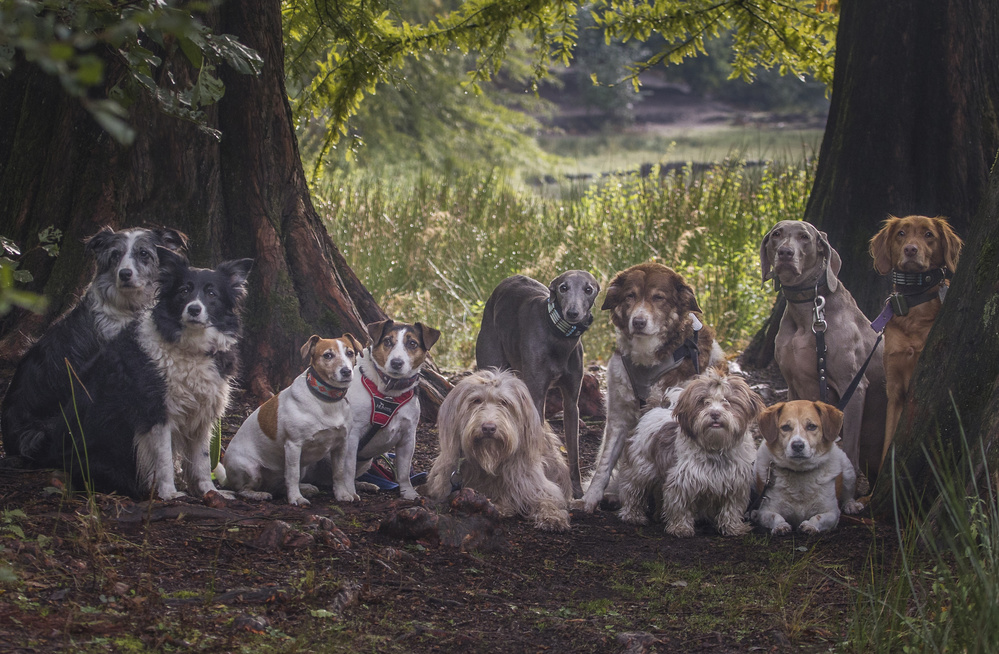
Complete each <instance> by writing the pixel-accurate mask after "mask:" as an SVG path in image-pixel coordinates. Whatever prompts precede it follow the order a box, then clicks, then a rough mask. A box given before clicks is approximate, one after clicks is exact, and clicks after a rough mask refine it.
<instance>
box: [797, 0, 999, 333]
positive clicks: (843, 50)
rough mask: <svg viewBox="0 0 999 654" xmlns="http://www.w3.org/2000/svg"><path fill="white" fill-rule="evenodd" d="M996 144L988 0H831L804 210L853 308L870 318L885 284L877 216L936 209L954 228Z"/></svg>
mask: <svg viewBox="0 0 999 654" xmlns="http://www.w3.org/2000/svg"><path fill="white" fill-rule="evenodd" d="M997 148H999V4H997V3H995V2H981V0H919V1H917V2H902V1H900V0H891V1H888V2H868V1H866V0H843V1H842V2H841V3H840V19H839V32H838V34H837V37H836V68H835V75H834V79H833V92H832V102H831V104H830V108H829V118H828V122H827V124H826V131H825V135H824V137H823V139H822V148H821V150H820V152H819V167H818V170H817V171H816V178H815V185H814V186H813V188H812V193H811V195H810V196H809V200H808V206H807V207H806V209H805V216H804V217H805V220H808V221H809V222H811V223H813V224H815V225H817V226H818V227H820V228H821V229H822V230H824V231H825V232H826V233H827V234H828V235H829V240H830V242H831V243H832V245H833V247H835V248H836V249H837V251H838V252H839V254H840V256H841V257H842V259H843V269H842V271H841V272H840V274H839V277H840V280H842V281H843V283H844V284H845V285H846V287H847V288H848V289H850V291H851V293H853V296H854V298H855V299H856V300H857V304H858V305H859V306H860V308H861V310H863V311H864V312H866V313H867V314H868V315H870V316H872V317H873V315H875V314H877V312H878V311H880V308H881V305H882V304H883V303H884V300H885V297H887V295H888V292H889V283H888V281H887V278H883V277H882V276H881V275H878V274H877V273H876V272H874V270H873V268H872V262H871V258H870V255H869V254H868V251H867V243H868V240H869V239H870V238H871V236H873V235H874V234H875V232H876V231H877V230H878V228H879V224H880V222H881V221H883V220H884V219H885V218H886V217H887V215H888V214H894V215H898V216H904V215H908V214H922V215H929V216H936V215H945V216H949V218H950V222H951V224H952V225H953V226H954V227H955V228H956V229H957V231H958V233H959V234H961V235H962V236H966V235H967V234H968V233H969V232H970V227H971V224H972V219H973V218H974V216H975V212H976V211H978V208H979V205H980V203H981V201H982V198H983V197H984V194H985V191H986V189H987V187H988V176H989V168H990V166H991V165H992V161H993V159H994V158H995V154H996V150H997ZM962 263H963V262H962Z"/></svg>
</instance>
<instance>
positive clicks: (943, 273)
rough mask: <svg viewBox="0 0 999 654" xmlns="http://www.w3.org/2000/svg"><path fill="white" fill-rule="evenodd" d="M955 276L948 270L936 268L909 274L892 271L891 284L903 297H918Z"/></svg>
mask: <svg viewBox="0 0 999 654" xmlns="http://www.w3.org/2000/svg"><path fill="white" fill-rule="evenodd" d="M953 276H954V274H953V273H951V272H950V271H949V270H947V269H946V268H934V269H933V270H926V271H924V272H918V273H909V272H902V271H900V270H893V271H891V283H892V284H894V286H895V291H896V292H898V293H902V294H903V295H916V294H917V293H922V292H924V291H926V290H929V289H931V288H933V287H934V286H937V285H938V284H940V283H941V282H943V281H944V280H945V279H950V278H951V277H953Z"/></svg>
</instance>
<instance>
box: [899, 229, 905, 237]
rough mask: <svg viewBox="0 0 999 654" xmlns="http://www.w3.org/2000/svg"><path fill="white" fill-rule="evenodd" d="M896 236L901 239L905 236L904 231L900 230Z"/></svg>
mask: <svg viewBox="0 0 999 654" xmlns="http://www.w3.org/2000/svg"><path fill="white" fill-rule="evenodd" d="M898 235H899V236H900V237H901V236H905V230H904V229H900V230H898Z"/></svg>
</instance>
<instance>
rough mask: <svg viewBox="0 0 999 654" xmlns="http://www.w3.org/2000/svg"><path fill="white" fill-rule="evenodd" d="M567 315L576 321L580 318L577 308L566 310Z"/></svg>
mask: <svg viewBox="0 0 999 654" xmlns="http://www.w3.org/2000/svg"><path fill="white" fill-rule="evenodd" d="M565 317H566V318H568V319H569V320H571V321H572V322H576V321H577V320H579V312H578V311H576V310H575V309H569V310H568V311H566V312H565Z"/></svg>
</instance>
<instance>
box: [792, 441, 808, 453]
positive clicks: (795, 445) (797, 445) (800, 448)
mask: <svg viewBox="0 0 999 654" xmlns="http://www.w3.org/2000/svg"><path fill="white" fill-rule="evenodd" d="M791 451H792V452H795V453H797V454H800V453H801V452H804V451H805V441H793V442H792V443H791Z"/></svg>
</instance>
